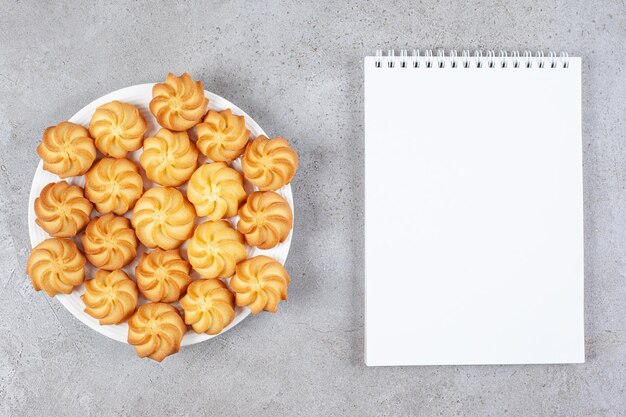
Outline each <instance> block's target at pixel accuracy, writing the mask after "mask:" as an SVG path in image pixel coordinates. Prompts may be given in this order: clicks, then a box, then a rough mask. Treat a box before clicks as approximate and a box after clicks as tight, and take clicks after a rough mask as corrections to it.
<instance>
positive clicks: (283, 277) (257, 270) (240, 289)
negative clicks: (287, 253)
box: [230, 255, 290, 314]
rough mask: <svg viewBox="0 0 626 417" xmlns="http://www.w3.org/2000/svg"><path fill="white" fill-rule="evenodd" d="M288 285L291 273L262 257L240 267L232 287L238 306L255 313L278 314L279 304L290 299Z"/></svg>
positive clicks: (266, 257) (244, 262)
mask: <svg viewBox="0 0 626 417" xmlns="http://www.w3.org/2000/svg"><path fill="white" fill-rule="evenodd" d="M289 282H290V278H289V274H288V273H287V271H286V270H285V268H283V266H282V265H281V264H280V263H279V262H278V261H277V260H275V259H272V258H270V257H268V256H265V255H259V256H255V257H254V258H250V259H247V260H245V261H243V262H241V263H240V264H238V265H237V271H236V272H235V276H233V279H231V280H230V288H232V290H233V291H234V292H235V297H236V300H237V305H238V306H240V307H243V306H247V307H248V308H249V309H250V311H252V314H257V313H258V312H260V311H261V310H266V311H269V312H272V313H275V312H276V311H277V310H278V303H280V301H281V300H287V287H288V286H289Z"/></svg>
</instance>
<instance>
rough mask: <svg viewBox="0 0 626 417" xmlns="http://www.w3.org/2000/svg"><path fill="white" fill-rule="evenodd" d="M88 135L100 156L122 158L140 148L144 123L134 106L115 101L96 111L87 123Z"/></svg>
mask: <svg viewBox="0 0 626 417" xmlns="http://www.w3.org/2000/svg"><path fill="white" fill-rule="evenodd" d="M89 133H91V136H92V137H93V138H94V139H95V142H96V148H98V150H99V151H100V152H102V154H104V155H105V156H107V155H110V156H112V157H114V158H124V157H125V156H126V155H127V154H128V152H131V151H136V150H137V149H139V148H141V144H142V142H143V135H144V134H145V133H146V121H145V120H144V118H143V116H142V115H141V113H140V112H139V109H138V108H137V107H136V106H134V105H132V104H130V103H123V102H121V101H117V100H115V101H112V102H110V103H106V104H103V105H102V106H100V107H98V108H97V109H96V111H95V113H94V114H93V116H91V121H90V122H89Z"/></svg>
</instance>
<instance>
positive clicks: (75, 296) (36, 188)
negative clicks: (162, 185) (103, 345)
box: [28, 84, 293, 346]
mask: <svg viewBox="0 0 626 417" xmlns="http://www.w3.org/2000/svg"><path fill="white" fill-rule="evenodd" d="M153 85H154V84H140V85H134V86H132V87H127V88H122V89H121V90H117V91H114V92H112V93H110V94H107V95H105V96H103V97H100V98H99V99H97V100H95V101H93V102H91V103H90V104H88V105H87V106H85V107H83V108H82V109H81V110H80V111H79V112H78V113H76V114H75V115H74V116H72V117H71V118H70V119H69V121H70V122H74V123H77V124H80V125H83V126H85V127H88V126H89V120H90V119H91V116H92V115H93V113H94V112H95V110H96V108H97V107H98V106H101V105H102V104H105V103H108V102H110V101H113V100H119V101H123V102H127V103H132V104H134V105H136V106H137V107H139V109H140V111H141V114H142V115H143V117H144V118H145V119H146V123H147V125H148V130H147V131H146V137H148V136H152V135H154V134H155V133H156V132H157V131H158V130H159V129H160V126H158V124H157V122H156V120H155V118H154V116H152V113H150V109H149V107H148V105H149V103H150V100H151V99H152V86H153ZM204 94H205V96H206V97H207V98H208V99H209V109H213V110H224V109H226V108H230V109H232V111H233V113H234V114H239V115H242V116H244V117H245V120H246V127H247V128H248V129H249V130H250V132H251V136H252V137H256V136H258V135H265V132H264V131H263V129H261V127H260V126H259V125H258V124H257V123H256V122H255V121H254V120H253V119H252V118H251V117H250V116H248V115H247V114H246V113H244V112H243V111H242V110H241V109H240V108H239V107H237V106H235V105H234V104H233V103H231V102H230V101H228V100H226V99H224V98H222V97H220V96H218V95H216V94H213V93H210V92H208V91H206V90H205V92H204ZM189 136H190V137H191V138H192V139H194V140H195V128H194V129H193V130H192V131H191V132H190V135H189ZM141 152H142V150H141V149H140V150H138V151H136V152H132V153H130V154H129V156H128V158H129V159H131V160H134V161H135V162H137V165H139V162H138V161H139V155H141ZM200 162H201V163H202V162H204V160H201V161H200ZM231 166H232V167H233V168H235V169H237V170H238V171H240V172H241V161H240V160H239V159H237V160H236V161H234V162H233V163H232V164H231ZM141 171H142V175H143V177H144V189H147V188H149V187H152V186H153V183H152V182H151V181H149V180H148V179H147V178H146V177H145V173H144V172H143V170H141ZM60 180H61V179H60V178H59V177H58V176H56V175H54V174H52V173H50V172H48V171H44V170H43V162H42V161H39V165H38V166H37V171H36V172H35V176H34V177H33V183H32V185H31V189H30V198H29V200H28V232H29V235H30V243H31V246H32V247H35V246H36V245H38V244H39V243H40V242H42V241H43V240H45V239H47V238H49V237H50V236H49V235H48V234H47V233H46V232H44V231H43V229H41V228H40V227H39V226H38V225H37V224H36V223H35V218H36V216H35V210H34V203H35V199H36V198H37V197H38V196H39V194H40V193H41V190H42V189H43V187H45V186H46V185H47V184H49V183H51V182H57V181H60ZM66 181H67V182H68V183H70V184H76V185H80V186H81V187H82V186H84V183H85V179H84V177H82V176H81V177H71V178H67V179H66ZM244 186H245V188H246V191H247V192H248V193H250V192H251V191H254V190H255V187H253V186H252V185H251V184H250V183H247V182H246V183H245V184H244ZM179 188H180V189H184V187H179ZM277 192H278V193H279V194H280V195H281V196H283V197H284V198H285V199H286V200H287V201H288V202H289V205H290V206H291V210H292V212H293V196H292V194H291V186H289V185H286V186H284V187H283V188H281V189H280V190H278V191H277ZM130 214H131V213H130V212H129V213H127V214H126V217H129V218H130ZM95 215H96V212H95V210H94V212H93V213H92V217H94V216H95ZM204 220H205V219H198V220H197V222H196V223H200V222H202V221H204ZM229 220H230V221H231V223H232V224H233V225H236V222H237V217H234V218H232V219H229ZM292 234H293V230H292V232H291V233H290V234H289V236H288V237H287V240H285V242H283V243H281V244H280V245H278V246H276V247H274V248H272V249H269V250H261V249H258V248H256V247H248V248H247V251H248V257H252V256H256V255H261V254H264V255H267V256H270V257H272V258H274V259H276V260H278V261H279V262H280V263H282V264H283V265H284V264H285V261H286V260H287V253H288V252H289V246H290V245H291V236H292ZM79 236H80V234H79ZM74 241H75V242H76V244H77V245H78V246H79V247H81V248H82V245H81V244H80V239H78V237H76V238H74ZM144 251H145V247H144V246H143V245H141V244H139V248H138V250H137V258H136V259H135V261H133V263H131V264H130V265H128V266H127V267H125V268H124V270H125V271H126V273H128V275H129V276H131V277H134V275H135V266H136V265H137V260H138V259H139V257H140V255H141V253H143V252H144ZM181 254H182V255H183V257H185V258H186V257H187V249H186V244H185V245H183V247H182V248H181ZM95 271H96V269H95V268H94V267H93V266H91V265H90V264H89V263H87V264H86V279H91V278H93V276H94V274H95ZM198 277H199V276H198V275H197V274H196V273H195V272H193V273H192V278H194V279H197V278H198ZM84 292H85V286H84V285H81V286H80V287H76V288H75V289H74V291H73V292H72V293H71V294H67V295H66V294H59V295H57V296H56V298H57V299H58V300H59V301H60V302H61V304H63V305H64V306H65V308H67V309H68V310H69V311H70V313H72V314H73V315H74V316H75V317H76V318H78V319H79V320H80V321H82V322H83V323H85V324H86V325H87V326H89V327H91V328H92V329H94V330H95V331H97V332H99V333H101V334H103V335H105V336H108V337H110V338H111V339H115V340H117V341H120V342H124V343H128V342H127V341H126V339H127V335H128V325H127V324H126V323H123V324H119V325H116V326H101V325H100V324H99V323H98V320H96V319H94V318H93V317H91V316H89V315H88V314H87V313H85V312H84V311H83V310H84V308H85V304H84V303H83V302H82V300H81V299H80V296H81V295H82V294H83V293H84ZM145 302H146V300H145V299H143V298H142V297H141V296H140V298H139V304H143V303H145ZM175 305H176V306H177V307H178V308H179V309H180V306H178V304H175ZM249 314H250V310H248V309H247V308H239V307H237V308H236V310H235V319H234V320H233V322H232V323H231V324H230V325H229V326H228V327H226V328H225V329H224V330H223V331H222V333H223V332H225V331H227V330H228V329H231V328H232V327H234V326H236V325H237V324H238V323H239V322H241V321H242V320H243V319H244V318H246V317H247V316H248V315H249ZM212 337H215V336H209V335H207V334H205V333H202V334H197V333H195V332H194V331H193V330H189V331H188V332H187V334H185V336H184V337H183V341H182V346H187V345H193V344H194V343H198V342H202V341H204V340H207V339H211V338H212Z"/></svg>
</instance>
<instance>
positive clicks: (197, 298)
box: [180, 279, 235, 334]
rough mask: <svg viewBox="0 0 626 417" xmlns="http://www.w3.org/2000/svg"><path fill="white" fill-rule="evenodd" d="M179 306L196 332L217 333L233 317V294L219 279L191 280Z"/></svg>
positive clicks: (186, 321)
mask: <svg viewBox="0 0 626 417" xmlns="http://www.w3.org/2000/svg"><path fill="white" fill-rule="evenodd" d="M180 306H181V307H182V308H183V310H184V312H185V323H187V324H189V325H191V327H192V328H193V330H194V331H195V332H196V333H207V334H218V333H220V332H221V331H222V330H224V327H226V326H228V325H229V324H230V323H231V322H232V321H233V319H234V318H235V296H234V295H233V293H232V292H230V290H229V289H228V287H227V286H226V284H224V283H223V282H222V281H221V280H219V279H199V280H196V281H194V282H192V283H191V285H189V288H187V295H185V296H184V297H183V299H182V300H180Z"/></svg>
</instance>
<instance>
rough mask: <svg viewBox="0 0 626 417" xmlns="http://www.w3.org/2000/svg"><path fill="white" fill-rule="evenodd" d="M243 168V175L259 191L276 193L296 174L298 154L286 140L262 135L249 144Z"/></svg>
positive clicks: (243, 160) (242, 164) (243, 159)
mask: <svg viewBox="0 0 626 417" xmlns="http://www.w3.org/2000/svg"><path fill="white" fill-rule="evenodd" d="M241 167H242V168H243V175H244V176H245V177H246V178H247V179H248V181H250V182H251V183H252V184H254V185H256V186H257V187H258V188H259V190H261V191H276V190H278V189H279V188H280V187H282V186H284V185H287V184H289V182H290V181H291V179H292V178H293V176H294V175H295V174H296V169H298V154H297V153H296V151H294V150H293V149H292V148H291V146H289V143H287V140H286V139H284V138H273V139H268V138H266V137H265V136H263V135H261V136H259V137H258V138H256V139H255V140H253V141H252V142H250V144H248V147H247V148H246V152H245V153H244V155H243V158H242V159H241Z"/></svg>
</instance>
